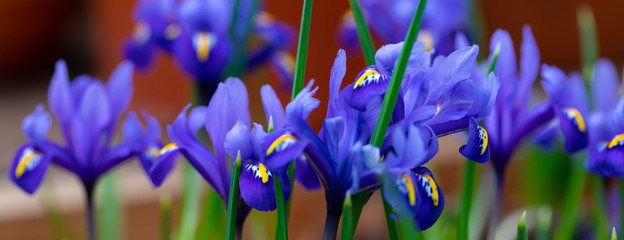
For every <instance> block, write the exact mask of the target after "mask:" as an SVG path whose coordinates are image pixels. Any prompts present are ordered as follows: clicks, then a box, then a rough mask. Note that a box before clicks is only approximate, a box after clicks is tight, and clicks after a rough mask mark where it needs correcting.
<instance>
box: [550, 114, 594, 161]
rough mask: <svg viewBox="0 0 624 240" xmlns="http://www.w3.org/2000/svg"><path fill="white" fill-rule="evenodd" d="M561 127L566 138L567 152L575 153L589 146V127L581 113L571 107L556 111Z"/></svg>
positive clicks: (565, 147)
mask: <svg viewBox="0 0 624 240" xmlns="http://www.w3.org/2000/svg"><path fill="white" fill-rule="evenodd" d="M555 113H556V115H557V118H559V125H560V126H561V130H562V132H563V136H564V137H565V144H564V149H565V150H566V152H575V151H578V150H581V149H583V148H585V147H586V146H587V142H588V139H587V126H586V125H585V120H584V119H583V116H582V115H581V113H580V112H579V111H578V110H576V109H574V108H571V107H564V108H560V109H557V110H555Z"/></svg>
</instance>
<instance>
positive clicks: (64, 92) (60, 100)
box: [48, 60, 74, 124]
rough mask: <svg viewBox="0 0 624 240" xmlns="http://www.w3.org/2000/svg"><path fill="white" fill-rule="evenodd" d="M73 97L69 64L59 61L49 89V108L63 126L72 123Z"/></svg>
mask: <svg viewBox="0 0 624 240" xmlns="http://www.w3.org/2000/svg"><path fill="white" fill-rule="evenodd" d="M71 96H72V95H71V93H70V89H69V75H68V73H67V64H65V61H64V60H58V61H57V62H56V65H55V69H54V75H53V76H52V81H51V82H50V87H49V88H48V106H49V107H50V110H51V111H52V113H54V115H55V116H56V118H57V119H58V120H59V122H61V124H68V123H69V122H70V121H71V116H72V114H73V112H74V105H73V104H72V99H71Z"/></svg>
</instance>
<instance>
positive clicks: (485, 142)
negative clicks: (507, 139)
mask: <svg viewBox="0 0 624 240" xmlns="http://www.w3.org/2000/svg"><path fill="white" fill-rule="evenodd" d="M479 127H480V128H481V132H479V137H480V138H481V141H482V142H483V143H482V144H481V155H483V154H484V153H485V150H487V146H488V134H487V131H485V128H483V127H481V126H479ZM481 133H482V134H483V135H482V136H481Z"/></svg>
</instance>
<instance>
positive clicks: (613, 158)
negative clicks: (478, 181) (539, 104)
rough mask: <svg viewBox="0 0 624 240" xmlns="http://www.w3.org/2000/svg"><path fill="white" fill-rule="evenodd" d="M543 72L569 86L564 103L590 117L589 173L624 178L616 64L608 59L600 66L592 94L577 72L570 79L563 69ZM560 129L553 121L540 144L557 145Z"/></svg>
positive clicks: (623, 101)
mask: <svg viewBox="0 0 624 240" xmlns="http://www.w3.org/2000/svg"><path fill="white" fill-rule="evenodd" d="M542 71H543V72H544V71H547V72H548V73H546V74H543V75H545V76H546V77H548V81H550V82H555V83H556V82H560V83H558V84H565V88H566V91H565V92H564V93H563V94H565V95H564V96H563V97H562V98H561V101H562V102H564V103H565V104H566V105H568V106H570V107H573V108H574V109H577V110H578V112H579V113H580V114H581V115H582V116H588V118H587V120H588V121H587V122H583V124H585V126H584V127H585V128H586V129H587V132H588V133H589V143H588V147H589V156H588V161H587V168H588V169H589V171H591V172H594V173H596V174H600V175H603V176H606V177H611V176H616V177H621V176H624V168H622V160H623V158H622V156H623V155H622V153H624V152H623V151H622V147H623V146H624V141H622V140H623V139H624V135H622V133H623V132H624V118H622V116H623V111H624V98H622V97H620V98H619V100H618V88H619V86H618V85H619V80H618V75H617V70H616V68H615V66H614V65H613V63H612V62H611V61H610V60H608V59H600V60H599V61H598V62H597V63H596V65H595V67H594V72H593V76H592V78H593V81H591V86H590V91H588V89H587V87H586V85H585V83H584V82H583V77H582V76H581V75H580V74H579V73H577V72H573V73H571V74H570V75H569V76H566V75H565V73H564V72H563V71H562V70H560V69H558V68H556V67H546V66H545V67H544V69H543V70H542ZM588 93H589V96H588ZM590 100H591V101H590ZM558 126H559V124H558V123H557V122H551V123H550V124H549V125H548V126H547V127H546V128H544V129H543V130H542V131H541V132H540V133H539V134H540V136H539V137H540V139H539V140H541V141H540V143H543V144H544V143H545V144H547V145H548V143H551V142H553V141H554V140H555V139H556V136H557V134H556V133H557V131H556V129H557V127H558ZM562 127H566V126H562Z"/></svg>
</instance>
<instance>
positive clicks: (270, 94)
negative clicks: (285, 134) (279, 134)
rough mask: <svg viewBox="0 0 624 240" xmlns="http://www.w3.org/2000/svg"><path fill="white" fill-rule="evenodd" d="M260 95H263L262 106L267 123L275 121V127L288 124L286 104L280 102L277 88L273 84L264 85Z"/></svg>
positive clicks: (278, 127)
mask: <svg viewBox="0 0 624 240" xmlns="http://www.w3.org/2000/svg"><path fill="white" fill-rule="evenodd" d="M260 96H261V97H262V106H263V107H264V114H265V115H266V120H267V123H268V122H270V121H271V119H272V121H273V128H274V129H277V130H279V129H282V128H283V127H284V125H286V113H284V106H282V102H280V100H279V98H278V97H277V94H275V90H273V88H272V87H271V85H264V86H262V88H261V89H260Z"/></svg>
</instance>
